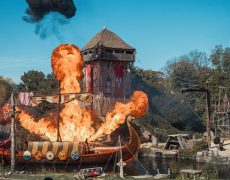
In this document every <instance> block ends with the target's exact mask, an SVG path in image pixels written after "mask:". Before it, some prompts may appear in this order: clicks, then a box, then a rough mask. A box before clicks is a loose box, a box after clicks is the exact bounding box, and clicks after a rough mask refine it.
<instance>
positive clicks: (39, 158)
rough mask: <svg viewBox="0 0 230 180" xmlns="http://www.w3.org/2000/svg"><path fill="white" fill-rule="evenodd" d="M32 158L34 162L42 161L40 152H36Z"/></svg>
mask: <svg viewBox="0 0 230 180" xmlns="http://www.w3.org/2000/svg"><path fill="white" fill-rule="evenodd" d="M34 158H35V159H36V160H41V159H42V153H41V151H37V152H36V153H35V154H34Z"/></svg>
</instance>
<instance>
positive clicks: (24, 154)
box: [23, 151, 31, 161]
mask: <svg viewBox="0 0 230 180" xmlns="http://www.w3.org/2000/svg"><path fill="white" fill-rule="evenodd" d="M30 158H31V153H30V151H24V152H23V159H24V160H26V161H28V160H30Z"/></svg>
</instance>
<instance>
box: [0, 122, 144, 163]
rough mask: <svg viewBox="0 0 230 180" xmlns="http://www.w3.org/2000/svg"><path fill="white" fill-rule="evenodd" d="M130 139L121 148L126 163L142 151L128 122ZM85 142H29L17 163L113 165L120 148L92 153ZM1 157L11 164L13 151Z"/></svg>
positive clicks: (19, 155) (18, 152)
mask: <svg viewBox="0 0 230 180" xmlns="http://www.w3.org/2000/svg"><path fill="white" fill-rule="evenodd" d="M127 125H128V129H129V134H130V139H129V142H128V143H127V144H126V145H124V146H122V147H121V152H122V155H123V158H122V160H123V161H124V162H127V161H130V160H132V159H133V158H135V157H136V155H137V154H138V151H139V149H140V139H139V136H138V134H137V132H136V131H135V129H134V128H133V127H132V126H131V124H130V122H128V121H127ZM87 144H88V143H85V142H52V141H29V142H28V146H27V149H25V150H24V151H23V150H21V151H17V152H16V163H18V164H25V163H43V164H51V163H52V164H53V163H54V164H81V165H97V164H106V163H108V162H110V163H112V162H114V161H115V159H116V154H117V153H119V151H120V148H111V147H110V148H108V149H107V150H106V148H104V149H103V151H92V150H89V148H87V147H88V146H87ZM0 155H1V156H2V157H3V159H4V160H6V161H7V162H10V158H11V151H10V150H9V149H6V148H1V149H0Z"/></svg>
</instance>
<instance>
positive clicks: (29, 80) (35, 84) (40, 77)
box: [18, 70, 58, 95]
mask: <svg viewBox="0 0 230 180" xmlns="http://www.w3.org/2000/svg"><path fill="white" fill-rule="evenodd" d="M21 80H22V82H21V83H19V85H18V90H19V91H32V92H34V93H35V95H52V94H54V93H57V90H58V83H57V81H56V80H55V79H54V76H53V75H52V74H48V75H45V74H44V73H43V72H41V71H34V70H31V71H28V72H26V73H24V74H23V75H22V76H21Z"/></svg>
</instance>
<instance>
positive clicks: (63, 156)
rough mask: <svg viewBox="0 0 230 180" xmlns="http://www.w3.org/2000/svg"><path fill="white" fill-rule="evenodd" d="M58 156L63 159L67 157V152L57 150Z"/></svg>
mask: <svg viewBox="0 0 230 180" xmlns="http://www.w3.org/2000/svg"><path fill="white" fill-rule="evenodd" d="M58 158H59V159H60V160H61V161H65V160H66V159H67V154H66V152H65V151H61V152H59V154H58Z"/></svg>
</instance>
